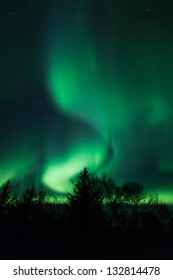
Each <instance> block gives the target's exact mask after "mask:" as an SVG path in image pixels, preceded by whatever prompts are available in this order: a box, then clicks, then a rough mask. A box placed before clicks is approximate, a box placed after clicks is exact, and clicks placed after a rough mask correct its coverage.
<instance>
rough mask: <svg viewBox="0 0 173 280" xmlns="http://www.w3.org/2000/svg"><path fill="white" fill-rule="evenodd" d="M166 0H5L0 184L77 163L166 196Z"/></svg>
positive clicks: (59, 179) (169, 164)
mask: <svg viewBox="0 0 173 280" xmlns="http://www.w3.org/2000/svg"><path fill="white" fill-rule="evenodd" d="M172 14H173V3H172V0H162V1H161V0H152V1H151V0H107V1H103V0H94V1H93V0H58V1H55V0H13V1H11V0H6V1H5V0H4V1H2V3H1V9H0V38H1V40H0V46H1V47H0V48H1V52H0V61H1V63H0V77H1V78H0V131H1V133H0V155H1V157H0V184H3V183H4V182H5V181H6V180H8V179H11V180H12V181H13V182H14V185H15V184H16V185H15V188H16V189H17V190H18V191H22V190H23V189H24V188H26V187H28V186H30V185H31V184H33V183H34V184H35V185H37V186H38V185H40V184H43V185H44V186H46V188H47V189H48V190H50V191H52V192H55V193H57V194H58V195H59V196H63V195H65V194H66V193H67V192H69V191H71V190H72V185H71V183H70V178H73V176H75V175H76V174H77V173H78V172H79V171H80V170H81V169H82V168H83V167H84V166H87V167H88V168H89V169H90V170H91V171H93V172H96V173H97V174H102V173H104V172H107V174H108V175H110V176H112V178H113V179H114V180H115V182H116V183H117V184H123V183H125V182H128V181H134V180H135V181H139V182H140V183H142V184H143V185H144V186H145V187H146V188H147V189H148V190H149V191H151V192H157V193H158V194H159V195H160V196H161V197H162V198H163V199H164V201H166V202H167V203H173V18H172Z"/></svg>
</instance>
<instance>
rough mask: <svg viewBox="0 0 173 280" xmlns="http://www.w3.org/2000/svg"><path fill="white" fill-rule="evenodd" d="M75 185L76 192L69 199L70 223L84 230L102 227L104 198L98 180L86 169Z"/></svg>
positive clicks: (74, 182) (69, 195) (80, 174)
mask: <svg viewBox="0 0 173 280" xmlns="http://www.w3.org/2000/svg"><path fill="white" fill-rule="evenodd" d="M73 184H74V191H73V193H72V194H68V198H67V203H68V219H69V221H70V222H71V223H72V224H73V225H74V226H76V227H82V228H83V229H84V228H85V229H86V228H88V227H94V228H95V227H97V226H98V225H99V226H100V225H101V223H102V221H103V210H102V202H103V196H102V192H101V190H100V189H99V181H98V179H97V178H96V177H94V176H92V175H91V174H90V173H89V170H88V169H87V168H86V167H85V168H84V169H83V170H82V171H81V172H80V173H79V175H78V176H77V178H76V179H75V181H73Z"/></svg>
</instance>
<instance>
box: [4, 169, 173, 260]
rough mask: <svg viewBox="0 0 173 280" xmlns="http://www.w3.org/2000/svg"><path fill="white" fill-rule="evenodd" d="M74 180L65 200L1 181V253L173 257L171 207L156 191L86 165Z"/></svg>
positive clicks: (12, 256)
mask: <svg viewBox="0 0 173 280" xmlns="http://www.w3.org/2000/svg"><path fill="white" fill-rule="evenodd" d="M72 183H73V185H74V190H73V193H69V194H68V195H67V202H66V203H63V204H62V203H57V202H56V203H53V202H52V203H50V202H47V200H46V196H47V194H46V191H45V190H44V189H43V188H40V189H36V188H35V187H32V188H29V189H27V190H25V191H24V192H23V193H22V194H21V195H19V194H13V193H12V191H11V190H12V187H11V182H10V181H8V182H7V183H5V184H4V185H3V186H2V187H1V189H0V238H1V250H0V258H1V259H172V257H173V253H172V247H171V246H170V244H172V234H173V219H172V212H171V210H170V208H169V207H168V206H167V205H166V204H164V203H163V202H162V201H160V200H159V199H158V196H157V195H156V194H150V193H148V192H147V191H146V190H145V189H144V187H143V186H142V185H141V184H140V183H137V182H129V183H127V184H124V185H123V186H121V187H120V186H117V185H116V184H115V183H114V181H113V180H112V179H111V178H110V177H108V176H106V175H103V176H97V175H95V174H92V173H90V172H89V170H88V169H87V168H84V169H83V170H82V171H81V172H80V173H79V174H78V176H77V177H76V178H75V179H73V180H72Z"/></svg>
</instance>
